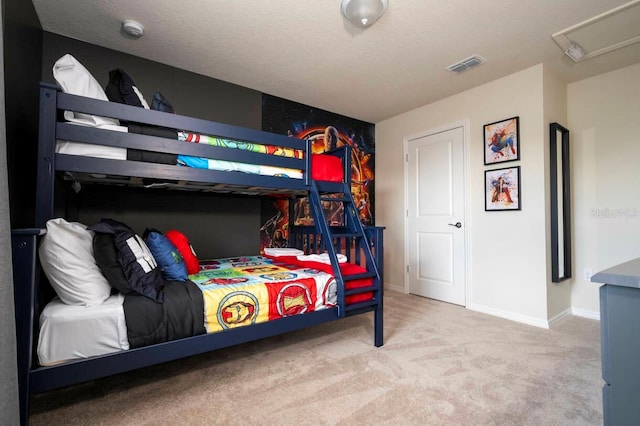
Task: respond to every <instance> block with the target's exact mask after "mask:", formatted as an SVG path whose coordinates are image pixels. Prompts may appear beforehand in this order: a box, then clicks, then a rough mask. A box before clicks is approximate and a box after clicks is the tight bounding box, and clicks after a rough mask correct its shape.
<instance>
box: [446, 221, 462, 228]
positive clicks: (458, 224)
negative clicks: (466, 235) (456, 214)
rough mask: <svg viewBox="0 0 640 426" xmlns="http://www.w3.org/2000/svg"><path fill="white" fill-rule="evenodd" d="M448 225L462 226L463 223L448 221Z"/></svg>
mask: <svg viewBox="0 0 640 426" xmlns="http://www.w3.org/2000/svg"><path fill="white" fill-rule="evenodd" d="M447 225H449V226H455V227H456V228H462V224H461V223H460V222H456V223H448V224H447Z"/></svg>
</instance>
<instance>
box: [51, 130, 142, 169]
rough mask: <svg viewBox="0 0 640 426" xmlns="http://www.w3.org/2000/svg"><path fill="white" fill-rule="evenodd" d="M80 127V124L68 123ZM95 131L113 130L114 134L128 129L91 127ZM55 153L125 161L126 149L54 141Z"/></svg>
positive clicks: (125, 131)
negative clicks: (95, 129)
mask: <svg viewBox="0 0 640 426" xmlns="http://www.w3.org/2000/svg"><path fill="white" fill-rule="evenodd" d="M70 124H75V125H78V126H82V124H80V123H70ZM92 127H95V128H97V129H105V130H113V131H115V132H124V133H127V132H128V131H129V129H128V128H127V127H124V126H116V125H112V124H101V125H95V126H92ZM56 152H57V153H58V154H68V155H83V156H85V157H97V158H109V159H111V160H126V159H127V148H118V147H117V146H107V145H94V144H91V143H81V142H69V141H61V140H58V141H56Z"/></svg>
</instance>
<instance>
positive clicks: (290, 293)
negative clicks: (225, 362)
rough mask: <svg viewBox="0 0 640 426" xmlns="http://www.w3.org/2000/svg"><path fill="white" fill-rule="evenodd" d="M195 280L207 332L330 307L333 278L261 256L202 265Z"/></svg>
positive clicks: (334, 293)
mask: <svg viewBox="0 0 640 426" xmlns="http://www.w3.org/2000/svg"><path fill="white" fill-rule="evenodd" d="M189 279H190V280H191V281H193V282H194V283H196V285H198V287H199V288H200V290H202V295H203V299H204V310H205V313H204V318H205V328H206V330H207V332H208V333H213V332H216V331H222V330H226V329H230V328H234V327H240V326H245V325H250V324H256V323H261V322H266V321H271V320H274V319H278V318H283V317H288V316H292V315H298V314H304V313H307V312H313V311H317V310H321V309H326V308H329V307H332V306H334V305H335V303H336V284H335V280H334V279H333V276H332V275H331V274H329V273H327V272H323V271H320V270H318V269H313V268H306V267H304V266H299V265H292V264H288V263H286V262H282V261H278V260H277V259H269V258H266V257H263V256H245V257H235V258H233V257H232V258H224V259H217V260H211V261H207V262H202V263H201V270H200V272H199V273H198V274H194V275H190V276H189Z"/></svg>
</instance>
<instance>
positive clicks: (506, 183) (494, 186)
mask: <svg viewBox="0 0 640 426" xmlns="http://www.w3.org/2000/svg"><path fill="white" fill-rule="evenodd" d="M484 192H485V194H484V209H485V210H486V211H497V210H520V208H521V204H522V203H521V199H520V166H516V167H507V168H504V169H495V170H485V172H484Z"/></svg>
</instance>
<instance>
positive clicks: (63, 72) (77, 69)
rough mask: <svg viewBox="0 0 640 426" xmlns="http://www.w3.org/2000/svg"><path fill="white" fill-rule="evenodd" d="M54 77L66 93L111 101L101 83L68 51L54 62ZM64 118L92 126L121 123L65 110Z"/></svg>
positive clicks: (113, 119)
mask: <svg viewBox="0 0 640 426" xmlns="http://www.w3.org/2000/svg"><path fill="white" fill-rule="evenodd" d="M53 78H55V79H56V82H57V83H58V84H59V85H60V87H62V91H63V92H65V93H70V94H72V95H79V96H86V97H88V98H94V99H100V100H103V101H109V99H108V98H107V95H106V94H105V93H104V90H103V89H102V86H100V83H98V81H97V80H96V79H95V78H94V77H93V76H92V75H91V73H90V72H89V71H87V69H86V68H85V67H84V66H83V65H82V64H81V63H80V62H78V60H77V59H76V58H74V57H73V56H71V55H70V54H68V53H67V54H66V55H64V56H63V57H61V58H60V59H58V60H57V61H56V63H55V64H53ZM64 118H65V119H67V120H68V121H71V122H74V123H78V124H83V125H85V126H92V127H95V126H101V125H105V124H111V125H116V126H117V125H119V124H120V122H119V121H118V120H116V119H115V118H107V117H99V116H97V115H90V114H83V113H81V112H72V111H65V112H64Z"/></svg>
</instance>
